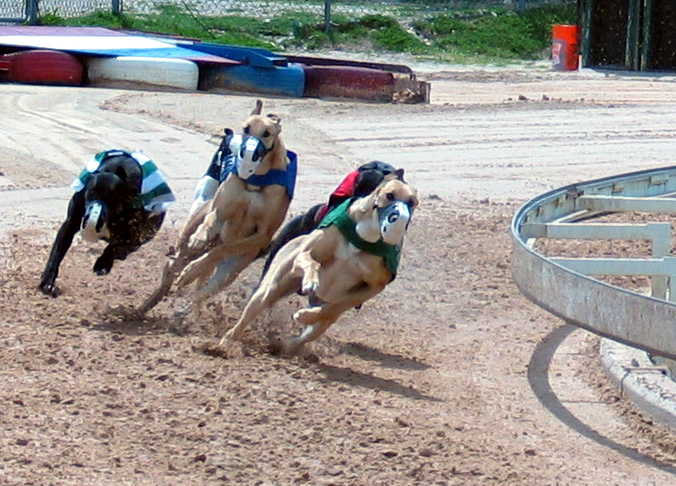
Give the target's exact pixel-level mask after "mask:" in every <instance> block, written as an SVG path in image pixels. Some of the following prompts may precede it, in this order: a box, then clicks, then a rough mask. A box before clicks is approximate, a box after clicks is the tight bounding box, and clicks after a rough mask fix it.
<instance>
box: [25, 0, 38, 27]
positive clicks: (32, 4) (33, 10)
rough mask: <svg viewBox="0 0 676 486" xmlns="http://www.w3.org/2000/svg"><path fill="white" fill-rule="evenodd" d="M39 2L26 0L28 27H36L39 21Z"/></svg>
mask: <svg viewBox="0 0 676 486" xmlns="http://www.w3.org/2000/svg"><path fill="white" fill-rule="evenodd" d="M38 1H39V0H26V21H27V23H28V25H34V24H36V23H37V21H38Z"/></svg>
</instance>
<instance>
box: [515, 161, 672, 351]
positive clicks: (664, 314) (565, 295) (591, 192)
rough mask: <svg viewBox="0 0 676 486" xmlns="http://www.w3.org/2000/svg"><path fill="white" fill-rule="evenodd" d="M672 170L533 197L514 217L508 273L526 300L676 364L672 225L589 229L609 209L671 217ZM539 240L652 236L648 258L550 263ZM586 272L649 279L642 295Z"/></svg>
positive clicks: (595, 226) (630, 175)
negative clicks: (537, 247) (538, 246)
mask: <svg viewBox="0 0 676 486" xmlns="http://www.w3.org/2000/svg"><path fill="white" fill-rule="evenodd" d="M674 197H676V166H672V167H665V168H660V169H653V170H645V171H640V172H632V173H628V174H622V175H618V176H613V177H607V178H603V179H598V180H593V181H587V182H582V183H578V184H572V185H570V186H566V187H562V188H560V189H556V190H553V191H551V192H548V193H546V194H543V195H541V196H538V197H536V198H535V199H532V200H531V201H529V202H528V203H526V204H525V205H523V206H522V207H521V208H520V209H519V210H518V211H517V213H516V214H515V215H514V218H513V220H512V226H511V233H512V246H513V254H512V275H513V279H514V281H515V283H516V284H517V286H518V287H519V289H520V290H521V292H522V293H523V294H524V295H525V296H526V297H527V298H529V299H530V300H532V301H533V302H535V303H536V304H538V305H539V306H541V307H543V308H544V309H546V310H547V311H549V312H551V313H552V314H554V315H556V316H558V317H560V318H562V319H564V320H566V321H567V322H569V323H571V324H574V325H577V326H580V327H582V328H585V329H588V330H589V331H592V332H594V333H597V334H600V335H601V336H604V337H607V338H610V339H613V340H616V341H619V342H621V343H624V344H628V345H630V346H633V347H636V348H639V349H643V350H645V351H648V352H651V353H653V354H655V355H661V356H664V357H667V358H671V359H676V304H674V303H672V302H670V301H669V300H668V299H674V300H676V258H674V257H671V256H669V253H670V246H671V228H670V224H669V223H648V224H624V223H623V224H612V223H610V224H605V223H599V224H588V221H590V220H592V219H593V218H594V217H595V216H599V215H601V214H606V213H609V212H621V211H641V212H661V213H675V214H676V199H675V198H674ZM539 238H573V239H649V240H651V241H652V243H653V246H652V256H651V257H650V258H553V257H546V256H543V255H541V254H539V253H538V252H537V251H536V250H535V249H534V246H535V243H536V242H537V240H538V239H539ZM588 275H647V276H650V277H651V282H652V285H651V289H652V292H651V293H652V295H650V296H647V295H641V294H639V293H636V292H632V291H630V290H626V289H622V288H619V287H616V286H614V285H610V284H608V283H605V282H601V281H599V280H596V279H594V278H591V277H590V276H588Z"/></svg>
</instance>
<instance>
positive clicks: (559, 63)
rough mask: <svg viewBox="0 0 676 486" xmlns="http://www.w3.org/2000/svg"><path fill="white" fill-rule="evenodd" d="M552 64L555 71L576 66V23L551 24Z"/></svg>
mask: <svg viewBox="0 0 676 486" xmlns="http://www.w3.org/2000/svg"><path fill="white" fill-rule="evenodd" d="M552 64H553V66H554V69H556V70H557V71H575V70H576V69H577V68H578V53H577V26H576V25H553V26H552Z"/></svg>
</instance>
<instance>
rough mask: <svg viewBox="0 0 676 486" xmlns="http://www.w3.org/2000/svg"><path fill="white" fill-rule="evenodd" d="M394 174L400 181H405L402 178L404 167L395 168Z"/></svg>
mask: <svg viewBox="0 0 676 486" xmlns="http://www.w3.org/2000/svg"><path fill="white" fill-rule="evenodd" d="M394 175H395V176H397V179H399V180H400V181H401V182H406V181H405V180H404V169H397V170H395V171H394Z"/></svg>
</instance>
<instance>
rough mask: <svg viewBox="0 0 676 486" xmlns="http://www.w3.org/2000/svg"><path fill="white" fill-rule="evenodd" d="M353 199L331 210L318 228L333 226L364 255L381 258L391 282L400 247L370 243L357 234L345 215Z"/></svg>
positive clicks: (394, 273) (399, 255) (399, 254)
mask: <svg viewBox="0 0 676 486" xmlns="http://www.w3.org/2000/svg"><path fill="white" fill-rule="evenodd" d="M353 200H354V199H353V198H351V199H347V200H346V201H344V202H343V203H341V204H340V205H338V206H336V207H335V208H334V209H332V210H331V211H330V212H329V213H328V214H327V215H326V216H325V217H324V219H323V220H322V222H321V223H319V226H318V227H319V228H326V227H328V226H331V225H335V226H336V228H338V230H339V231H340V232H341V234H342V235H343V236H344V237H345V239H346V240H347V241H349V242H350V243H352V244H353V245H354V246H356V247H357V248H359V249H360V250H362V251H365V252H366V253H370V254H371V255H376V256H379V257H382V258H383V259H384V260H385V266H386V267H387V269H388V270H389V271H390V272H392V280H394V279H395V277H396V276H397V268H398V267H399V260H400V257H401V245H388V244H387V243H385V242H384V241H383V240H382V239H381V240H378V241H376V242H375V243H371V242H369V241H366V240H364V239H363V238H362V237H361V236H359V234H357V229H356V227H357V225H356V223H355V222H354V221H352V219H351V218H350V216H349V215H348V213H347V210H348V208H349V207H350V204H352V201H353Z"/></svg>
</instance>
